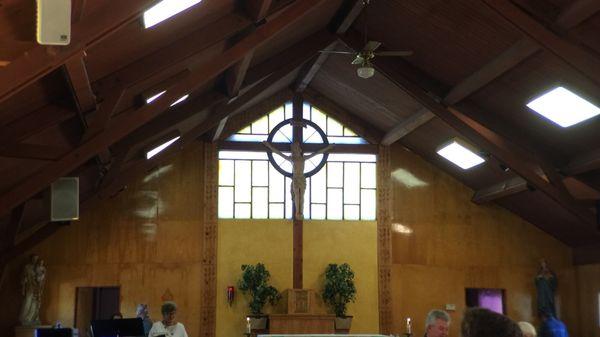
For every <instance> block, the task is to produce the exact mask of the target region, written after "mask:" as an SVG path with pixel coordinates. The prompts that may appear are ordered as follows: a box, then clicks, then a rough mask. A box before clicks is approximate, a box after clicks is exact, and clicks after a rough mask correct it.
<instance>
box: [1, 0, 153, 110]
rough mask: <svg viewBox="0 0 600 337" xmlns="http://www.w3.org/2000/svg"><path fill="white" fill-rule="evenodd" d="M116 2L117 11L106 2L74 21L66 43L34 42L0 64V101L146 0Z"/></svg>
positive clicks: (107, 32) (123, 19)
mask: <svg viewBox="0 0 600 337" xmlns="http://www.w3.org/2000/svg"><path fill="white" fill-rule="evenodd" d="M118 4H119V9H118V10H115V8H114V7H115V3H113V2H109V3H107V4H106V5H105V6H103V7H102V8H100V9H99V10H98V12H96V13H93V14H90V15H88V16H86V19H85V20H81V21H79V22H76V23H74V24H73V25H72V27H71V31H73V32H76V33H77V34H73V36H72V38H71V43H70V44H69V45H68V46H61V47H55V46H43V45H37V44H36V45H35V46H34V47H33V48H32V49H30V50H29V51H28V52H27V53H26V54H23V55H22V56H21V57H19V58H17V59H15V60H13V61H12V62H11V63H10V64H8V65H7V66H5V67H0V102H3V101H4V100H6V99H7V98H9V97H11V96H12V95H14V94H15V93H17V92H19V91H20V90H22V89H23V88H25V87H27V86H28V85H30V84H31V83H33V82H35V81H37V80H38V79H40V78H41V77H43V76H45V75H46V74H48V73H50V72H52V71H53V70H55V69H56V68H58V67H60V66H61V65H63V64H64V63H65V62H66V61H67V60H68V59H69V58H70V57H73V56H75V55H77V54H79V53H81V52H83V51H84V50H86V49H87V48H90V47H91V46H93V45H95V44H97V43H98V42H99V41H102V40H103V39H104V38H106V37H107V36H109V35H110V34H111V33H113V32H115V31H116V30H118V29H119V28H121V27H123V26H125V25H126V24H128V23H129V22H131V21H132V20H135V19H136V18H137V17H138V15H139V13H140V12H141V11H142V10H144V9H145V7H146V6H147V5H148V4H149V1H148V0H130V1H121V2H118Z"/></svg>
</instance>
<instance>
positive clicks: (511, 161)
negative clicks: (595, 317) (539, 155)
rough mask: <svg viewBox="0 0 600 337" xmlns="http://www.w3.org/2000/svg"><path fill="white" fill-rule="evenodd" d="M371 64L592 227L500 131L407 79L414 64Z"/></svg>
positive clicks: (589, 219) (356, 44)
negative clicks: (437, 98) (448, 104)
mask: <svg viewBox="0 0 600 337" xmlns="http://www.w3.org/2000/svg"><path fill="white" fill-rule="evenodd" d="M345 42H346V43H347V44H348V45H349V46H351V47H353V49H355V50H359V49H360V48H361V47H362V46H361V45H360V42H359V41H358V40H357V39H352V38H350V37H348V38H346V39H345ZM374 65H375V67H376V68H377V69H378V70H379V71H380V72H381V73H382V74H384V75H385V76H387V77H388V78H389V79H390V80H391V81H392V82H393V83H395V84H396V85H397V86H398V87H400V88H401V89H403V90H404V91H405V92H407V93H408V94H410V95H411V96H412V97H413V98H415V99H416V100H417V101H418V102H419V103H421V104H422V105H423V106H424V107H425V108H427V109H429V110H430V111H431V112H433V113H434V114H435V115H436V116H437V117H439V118H441V119H442V120H443V121H444V122H446V123H447V124H448V125H449V126H451V127H452V128H454V129H455V130H456V131H458V132H459V133H461V134H462V135H463V136H464V137H465V138H467V139H469V140H470V141H472V142H473V143H475V144H478V145H479V146H480V147H481V148H483V149H485V150H486V151H488V152H489V153H490V154H491V155H492V156H494V157H496V158H497V159H498V160H499V161H501V162H503V163H505V164H506V165H507V166H508V167H510V168H511V169H512V170H513V171H514V172H516V173H517V174H519V175H520V176H521V177H523V178H524V179H525V180H527V181H528V182H529V183H530V184H531V185H532V186H534V187H535V188H537V189H538V190H540V191H542V192H544V194H546V195H547V196H548V197H550V198H551V199H552V200H554V201H555V202H557V203H558V204H559V205H561V206H563V207H564V208H565V209H566V210H568V211H569V212H570V213H571V214H573V215H574V216H576V217H577V218H578V219H579V220H581V222H582V223H583V224H585V225H586V226H588V228H589V229H594V228H595V227H596V219H595V217H594V215H593V214H592V213H591V212H590V211H589V210H587V209H586V208H585V207H583V206H581V205H579V204H578V203H577V202H576V201H575V200H574V199H573V197H572V196H571V195H569V194H565V193H563V191H561V190H560V189H558V188H556V187H555V186H554V185H552V184H550V183H549V182H548V181H547V180H545V179H544V178H543V177H542V176H540V175H539V174H538V173H537V172H536V167H537V166H538V165H537V164H536V163H535V162H532V160H531V158H530V157H528V156H526V155H524V154H525V153H526V152H525V151H523V150H522V149H520V148H517V147H516V146H514V144H512V143H511V142H510V141H509V140H508V139H506V138H504V137H503V136H501V135H500V134H498V133H496V132H494V131H493V130H491V129H489V128H487V127H485V126H483V125H482V124H481V123H480V122H478V121H476V120H474V119H473V118H471V117H469V116H467V115H465V114H464V113H462V112H460V111H459V110H458V109H457V108H455V107H447V106H445V105H443V104H442V103H440V102H439V101H438V100H436V99H434V98H433V97H431V95H430V91H429V90H427V89H426V88H422V87H420V86H419V85H418V84H417V83H415V82H413V81H412V80H410V79H409V76H407V75H406V74H410V76H416V75H417V73H418V71H417V70H416V69H414V67H412V66H410V65H408V64H407V63H406V62H404V61H402V60H400V61H396V62H391V61H390V60H388V59H385V58H381V59H376V60H375V62H374Z"/></svg>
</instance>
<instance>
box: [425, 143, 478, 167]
mask: <svg viewBox="0 0 600 337" xmlns="http://www.w3.org/2000/svg"><path fill="white" fill-rule="evenodd" d="M436 152H437V154H439V155H440V156H442V157H444V158H446V159H448V160H449V161H451V162H452V163H454V164H455V165H457V166H458V167H460V168H462V169H463V170H467V169H470V168H472V167H474V166H477V165H479V164H481V163H483V162H485V159H483V158H481V157H480V156H479V155H477V154H476V152H478V151H477V150H475V149H473V148H472V147H471V146H470V145H469V144H467V143H466V142H464V141H462V140H460V139H458V138H454V139H452V140H451V141H449V142H447V143H445V144H444V145H442V146H441V147H439V148H438V150H437V151H436Z"/></svg>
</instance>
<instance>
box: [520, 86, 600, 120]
mask: <svg viewBox="0 0 600 337" xmlns="http://www.w3.org/2000/svg"><path fill="white" fill-rule="evenodd" d="M527 107H528V108H530V109H531V110H533V111H535V112H537V113H538V114H540V115H542V116H544V117H546V118H548V119H549V120H551V121H552V122H554V123H556V124H558V125H560V126H562V127H563V128H566V127H569V126H572V125H575V124H577V123H581V122H583V121H584V120H586V119H590V118H592V117H595V116H597V115H599V114H600V108H598V107H597V106H595V105H594V104H592V103H590V102H588V101H587V100H585V99H583V98H581V97H580V96H579V95H577V94H575V93H574V92H572V91H570V90H568V89H566V88H563V87H556V88H554V89H552V90H550V91H549V92H547V93H545V94H543V95H541V96H539V97H538V98H536V99H534V100H532V101H531V102H529V103H527Z"/></svg>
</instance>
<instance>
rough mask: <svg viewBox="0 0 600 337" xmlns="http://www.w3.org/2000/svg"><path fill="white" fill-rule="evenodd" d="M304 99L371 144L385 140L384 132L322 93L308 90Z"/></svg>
mask: <svg viewBox="0 0 600 337" xmlns="http://www.w3.org/2000/svg"><path fill="white" fill-rule="evenodd" d="M304 99H305V100H306V101H308V102H310V104H311V105H314V106H315V107H317V108H319V109H320V110H322V111H323V112H324V113H325V114H326V115H329V116H331V117H333V118H334V119H336V120H337V121H338V122H340V123H342V125H344V126H346V127H348V128H350V129H351V130H352V131H354V132H356V134H357V135H359V136H360V137H362V138H364V139H365V140H366V141H368V142H369V143H371V144H379V143H380V142H381V139H382V138H383V132H382V131H380V130H379V129H378V128H377V127H375V126H373V125H371V123H369V122H367V121H365V120H363V119H362V118H360V117H358V116H356V115H355V114H352V113H350V112H348V111H346V110H345V109H344V108H342V107H340V106H339V105H338V104H337V103H335V102H334V101H332V100H330V99H329V98H327V97H326V96H325V95H323V94H321V93H320V92H318V91H316V90H314V89H312V88H308V89H306V91H305V92H304Z"/></svg>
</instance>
